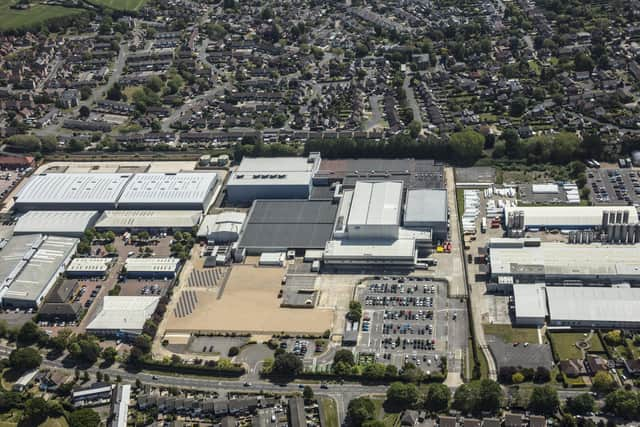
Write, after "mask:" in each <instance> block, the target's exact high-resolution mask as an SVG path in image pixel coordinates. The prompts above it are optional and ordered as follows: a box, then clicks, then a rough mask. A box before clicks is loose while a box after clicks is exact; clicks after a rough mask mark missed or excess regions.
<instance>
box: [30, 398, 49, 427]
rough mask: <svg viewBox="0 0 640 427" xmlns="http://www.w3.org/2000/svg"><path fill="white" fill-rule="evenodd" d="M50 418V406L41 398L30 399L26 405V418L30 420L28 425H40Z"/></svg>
mask: <svg viewBox="0 0 640 427" xmlns="http://www.w3.org/2000/svg"><path fill="white" fill-rule="evenodd" d="M48 416H49V405H47V401H46V400H44V399H43V398H41V397H34V398H32V399H28V400H27V402H26V403H25V405H24V417H25V418H26V419H28V420H29V422H28V423H27V425H39V424H40V423H42V422H43V421H44V420H46V419H47V417H48Z"/></svg>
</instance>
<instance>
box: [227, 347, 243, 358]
mask: <svg viewBox="0 0 640 427" xmlns="http://www.w3.org/2000/svg"><path fill="white" fill-rule="evenodd" d="M238 354H240V349H239V348H238V347H230V348H229V357H233V356H237V355H238Z"/></svg>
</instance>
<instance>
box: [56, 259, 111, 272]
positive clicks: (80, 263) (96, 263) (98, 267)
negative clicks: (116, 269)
mask: <svg viewBox="0 0 640 427" xmlns="http://www.w3.org/2000/svg"><path fill="white" fill-rule="evenodd" d="M113 260H114V258H92V257H86V258H74V259H73V260H72V261H71V263H70V264H69V266H68V267H67V273H81V272H102V273H104V272H106V271H107V270H108V269H109V266H110V265H111V263H112V262H113Z"/></svg>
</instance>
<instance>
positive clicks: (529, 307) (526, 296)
mask: <svg viewBox="0 0 640 427" xmlns="http://www.w3.org/2000/svg"><path fill="white" fill-rule="evenodd" d="M513 297H514V300H515V305H516V317H519V318H535V319H544V318H545V316H546V315H547V295H546V294H545V291H544V284H529V285H513Z"/></svg>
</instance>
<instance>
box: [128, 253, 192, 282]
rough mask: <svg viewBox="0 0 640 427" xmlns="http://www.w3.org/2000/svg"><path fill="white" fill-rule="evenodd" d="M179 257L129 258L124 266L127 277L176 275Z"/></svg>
mask: <svg viewBox="0 0 640 427" xmlns="http://www.w3.org/2000/svg"><path fill="white" fill-rule="evenodd" d="M179 265H180V260H179V259H178V258H127V260H126V261H125V263H124V268H125V270H126V271H127V277H131V278H136V277H159V278H161V277H175V275H176V272H177V271H178V266H179Z"/></svg>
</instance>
